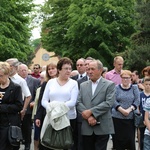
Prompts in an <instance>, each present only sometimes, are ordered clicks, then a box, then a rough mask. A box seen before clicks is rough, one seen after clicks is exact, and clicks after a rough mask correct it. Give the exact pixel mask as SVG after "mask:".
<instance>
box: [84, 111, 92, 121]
mask: <svg viewBox="0 0 150 150" xmlns="http://www.w3.org/2000/svg"><path fill="white" fill-rule="evenodd" d="M91 115H92V112H91V110H84V111H83V112H82V117H83V118H84V119H86V120H87V119H88V118H89V117H90V116H91Z"/></svg>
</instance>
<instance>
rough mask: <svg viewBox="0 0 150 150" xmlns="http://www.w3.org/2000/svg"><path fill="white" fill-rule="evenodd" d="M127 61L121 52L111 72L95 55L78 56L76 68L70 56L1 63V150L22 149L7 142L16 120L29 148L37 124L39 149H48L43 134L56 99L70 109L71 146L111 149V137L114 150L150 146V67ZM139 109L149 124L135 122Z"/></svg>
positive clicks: (75, 148)
mask: <svg viewBox="0 0 150 150" xmlns="http://www.w3.org/2000/svg"><path fill="white" fill-rule="evenodd" d="M123 65H124V59H123V58H122V57H121V56H116V57H115V58H114V62H113V66H114V69H112V70H110V71H108V68H107V67H104V66H103V64H102V62H101V61H100V60H95V59H94V58H92V57H87V58H79V59H78V60H77V61H76V70H72V68H73V63H72V60H70V59H69V58H67V57H64V58H61V59H60V60H59V61H58V63H57V64H55V63H49V64H47V66H43V67H41V66H40V65H39V64H34V67H33V68H31V70H30V69H29V68H28V66H27V65H26V64H23V63H21V62H20V61H19V60H18V59H17V58H10V59H7V60H6V61H5V62H0V135H1V136H0V149H1V150H7V149H13V150H19V149H20V147H19V146H18V147H16V146H12V145H10V143H9V141H8V136H7V132H8V127H9V125H10V124H11V125H17V126H19V127H21V129H22V134H23V141H22V144H23V145H24V150H30V149H31V142H32V129H34V136H33V137H34V139H33V140H34V150H47V149H48V150H49V149H50V148H47V147H45V146H43V145H42V144H41V137H40V134H41V130H42V128H43V122H44V119H45V116H46V113H47V110H48V108H49V104H51V103H52V102H57V103H58V104H57V105H59V104H61V103H63V104H64V105H65V106H66V107H67V108H68V110H69V111H68V112H67V114H66V116H67V119H68V121H69V123H70V126H71V127H72V135H73V140H74V144H73V145H72V147H70V149H71V150H106V149H107V143H108V140H109V138H110V137H112V141H113V147H112V149H114V150H125V149H128V150H136V149H139V150H149V149H150V122H149V118H150V66H146V67H145V68H143V70H141V73H138V71H137V70H133V71H131V70H125V69H123ZM140 74H141V75H142V76H140ZM135 112H136V113H139V114H142V115H143V122H144V123H145V126H143V127H139V128H136V127H135V125H134V113H135ZM44 128H45V127H44ZM136 137H137V139H138V143H139V146H138V147H137V148H136V146H135V141H136Z"/></svg>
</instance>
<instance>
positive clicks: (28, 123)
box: [21, 114, 32, 144]
mask: <svg viewBox="0 0 150 150" xmlns="http://www.w3.org/2000/svg"><path fill="white" fill-rule="evenodd" d="M31 116H32V115H31V114H26V115H25V116H24V118H23V121H22V126H21V128H22V135H23V139H24V140H25V144H31V134H32V120H31Z"/></svg>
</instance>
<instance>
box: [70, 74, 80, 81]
mask: <svg viewBox="0 0 150 150" xmlns="http://www.w3.org/2000/svg"><path fill="white" fill-rule="evenodd" d="M78 76H79V75H78V74H77V75H75V76H73V77H71V79H73V80H78Z"/></svg>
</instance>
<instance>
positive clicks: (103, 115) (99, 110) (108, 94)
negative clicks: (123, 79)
mask: <svg viewBox="0 0 150 150" xmlns="http://www.w3.org/2000/svg"><path fill="white" fill-rule="evenodd" d="M114 101H115V84H114V83H113V82H112V81H109V80H106V79H104V78H101V79H100V81H99V83H98V85H97V88H96V90H95V93H94V95H92V81H90V80H89V81H86V82H84V83H82V84H81V85H80V92H79V95H78V101H77V110H78V111H79V113H82V111H84V110H87V109H90V110H91V111H92V114H93V116H94V117H95V118H96V120H97V121H98V122H100V124H99V125H95V126H90V125H89V124H88V121H87V120H85V119H83V120H82V127H81V132H82V135H92V134H93V132H94V133H95V134H96V135H105V134H112V133H114V126H113V121H112V117H111V108H112V106H113V104H114Z"/></svg>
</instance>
